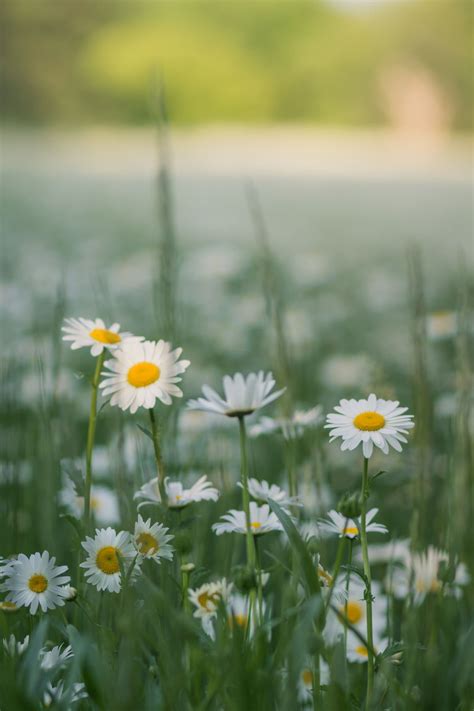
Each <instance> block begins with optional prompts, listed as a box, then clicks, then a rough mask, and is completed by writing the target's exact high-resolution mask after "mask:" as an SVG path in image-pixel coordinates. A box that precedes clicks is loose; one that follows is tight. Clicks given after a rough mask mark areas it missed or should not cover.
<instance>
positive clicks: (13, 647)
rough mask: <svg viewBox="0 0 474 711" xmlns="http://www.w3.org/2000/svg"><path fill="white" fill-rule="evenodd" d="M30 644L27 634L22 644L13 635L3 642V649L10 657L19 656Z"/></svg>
mask: <svg viewBox="0 0 474 711" xmlns="http://www.w3.org/2000/svg"><path fill="white" fill-rule="evenodd" d="M29 643H30V635H29V634H27V635H26V637H25V638H24V640H23V642H20V641H17V639H16V637H15V635H14V634H11V635H10V636H9V637H8V639H4V640H3V647H4V649H5V651H6V653H7V654H8V656H10V657H15V656H20V655H21V654H23V652H24V651H25V649H27V647H28V645H29Z"/></svg>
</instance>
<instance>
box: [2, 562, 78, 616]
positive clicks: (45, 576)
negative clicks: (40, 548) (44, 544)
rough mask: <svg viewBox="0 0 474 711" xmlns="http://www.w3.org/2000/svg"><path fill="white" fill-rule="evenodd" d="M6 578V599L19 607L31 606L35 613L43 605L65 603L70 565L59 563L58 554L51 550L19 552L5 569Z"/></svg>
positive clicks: (45, 607) (52, 605) (44, 609)
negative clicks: (52, 556) (26, 553)
mask: <svg viewBox="0 0 474 711" xmlns="http://www.w3.org/2000/svg"><path fill="white" fill-rule="evenodd" d="M5 570H6V573H5V581H4V582H3V583H2V584H1V586H0V588H1V589H2V590H6V591H7V593H8V594H7V596H6V599H7V600H8V601H10V602H14V603H15V605H17V606H18V607H29V608H30V613H31V614H32V615H34V614H35V613H36V611H37V609H38V607H41V609H42V610H43V612H46V611H47V610H48V609H50V610H53V609H54V608H55V607H62V605H64V599H65V597H66V592H65V589H64V585H66V584H67V583H69V581H70V577H69V575H64V573H65V572H66V571H67V565H59V566H57V565H56V558H50V557H49V553H48V552H47V551H44V552H43V553H42V554H41V553H33V555H30V557H27V556H26V555H24V554H23V553H20V555H19V556H18V558H17V559H16V560H14V561H12V562H11V563H10V564H9V565H8V566H7V568H6V569H5Z"/></svg>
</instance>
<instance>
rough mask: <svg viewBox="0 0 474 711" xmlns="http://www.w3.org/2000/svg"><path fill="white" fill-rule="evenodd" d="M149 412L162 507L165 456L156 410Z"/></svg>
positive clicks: (163, 504) (163, 503)
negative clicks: (163, 454) (162, 449)
mask: <svg viewBox="0 0 474 711" xmlns="http://www.w3.org/2000/svg"><path fill="white" fill-rule="evenodd" d="M148 412H149V413H150V423H151V434H152V440H153V449H154V451H155V460H156V468H157V471H158V489H159V490H160V497H161V504H162V506H166V505H167V498H166V489H165V467H164V464H163V456H162V454H161V443H160V431H159V427H158V423H157V421H156V417H155V411H154V409H153V408H152V407H151V408H150V409H149V410H148Z"/></svg>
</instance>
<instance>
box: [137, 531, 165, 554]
mask: <svg viewBox="0 0 474 711" xmlns="http://www.w3.org/2000/svg"><path fill="white" fill-rule="evenodd" d="M137 546H138V549H139V551H140V553H141V554H142V555H147V553H156V551H157V550H158V548H159V547H160V545H159V543H158V541H157V540H156V538H155V537H154V536H152V535H151V533H140V534H139V535H138V536H137Z"/></svg>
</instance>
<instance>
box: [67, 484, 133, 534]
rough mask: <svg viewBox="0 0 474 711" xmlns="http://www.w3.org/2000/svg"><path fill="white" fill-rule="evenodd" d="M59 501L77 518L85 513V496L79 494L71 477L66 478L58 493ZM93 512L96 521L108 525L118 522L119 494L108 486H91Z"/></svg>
mask: <svg viewBox="0 0 474 711" xmlns="http://www.w3.org/2000/svg"><path fill="white" fill-rule="evenodd" d="M58 498H59V503H60V504H61V505H62V506H64V507H65V508H66V509H67V510H68V512H69V513H70V514H72V516H74V517H75V518H79V519H80V518H82V517H83V515H84V497H83V496H78V495H77V492H76V487H75V486H74V482H73V481H71V479H70V477H68V476H66V477H65V478H64V485H63V487H62V489H61V490H60V492H59V495H58ZM91 512H92V514H93V516H94V518H95V521H96V523H98V524H99V525H101V526H107V525H110V524H112V523H118V521H119V520H120V509H119V502H118V497H117V494H116V493H115V492H114V491H112V490H111V489H109V488H107V487H106V486H97V485H95V484H94V485H93V486H92V487H91Z"/></svg>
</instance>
